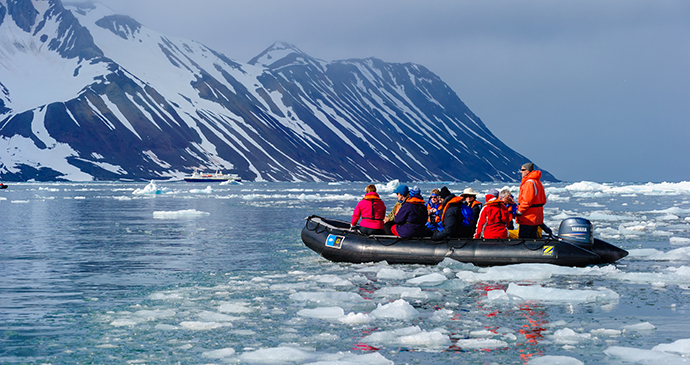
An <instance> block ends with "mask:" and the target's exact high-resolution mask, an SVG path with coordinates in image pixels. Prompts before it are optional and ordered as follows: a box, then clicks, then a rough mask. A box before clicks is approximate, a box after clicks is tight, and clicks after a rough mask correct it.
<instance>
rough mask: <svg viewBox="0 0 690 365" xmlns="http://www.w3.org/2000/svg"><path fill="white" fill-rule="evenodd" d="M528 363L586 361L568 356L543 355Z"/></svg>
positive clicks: (564, 364)
mask: <svg viewBox="0 0 690 365" xmlns="http://www.w3.org/2000/svg"><path fill="white" fill-rule="evenodd" d="M527 365H584V362H582V361H580V360H578V359H575V358H572V357H568V356H542V357H537V358H534V359H531V360H530V361H529V362H527Z"/></svg>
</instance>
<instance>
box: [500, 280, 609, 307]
mask: <svg viewBox="0 0 690 365" xmlns="http://www.w3.org/2000/svg"><path fill="white" fill-rule="evenodd" d="M495 291H498V293H496V294H494V293H491V292H495ZM501 292H502V290H501V289H497V290H492V291H490V292H489V293H491V294H492V295H491V296H489V295H488V293H487V300H499V299H504V298H506V297H509V298H515V297H518V298H521V299H523V300H538V301H542V302H566V303H592V302H607V303H610V302H613V303H617V302H618V300H619V298H620V296H619V295H618V293H616V292H614V291H613V290H611V289H606V288H599V289H598V290H592V289H558V288H545V287H542V286H539V285H517V284H515V283H510V284H509V285H508V289H507V290H506V291H505V295H506V296H504V295H503V293H501Z"/></svg>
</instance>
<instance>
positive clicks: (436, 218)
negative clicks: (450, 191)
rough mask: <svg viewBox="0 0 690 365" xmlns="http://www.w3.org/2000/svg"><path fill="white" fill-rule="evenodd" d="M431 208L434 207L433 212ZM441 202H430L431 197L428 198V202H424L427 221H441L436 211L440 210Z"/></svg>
mask: <svg viewBox="0 0 690 365" xmlns="http://www.w3.org/2000/svg"><path fill="white" fill-rule="evenodd" d="M432 209H436V211H435V212H432V211H431V210H432ZM441 209H442V208H441V203H440V202H439V203H438V204H436V205H434V204H433V203H432V202H431V198H429V202H427V203H426V211H427V213H428V214H429V219H428V221H429V223H438V222H440V221H441V217H440V216H439V215H438V212H439V211H440V210H441Z"/></svg>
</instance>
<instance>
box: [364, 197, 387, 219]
mask: <svg viewBox="0 0 690 365" xmlns="http://www.w3.org/2000/svg"><path fill="white" fill-rule="evenodd" d="M364 200H369V201H371V215H372V217H362V219H371V220H374V221H382V220H383V218H385V217H386V212H385V211H384V212H383V215H382V216H380V217H377V216H376V210H375V209H374V203H375V202H376V201H382V200H381V198H379V197H378V195H374V194H367V195H365V196H364Z"/></svg>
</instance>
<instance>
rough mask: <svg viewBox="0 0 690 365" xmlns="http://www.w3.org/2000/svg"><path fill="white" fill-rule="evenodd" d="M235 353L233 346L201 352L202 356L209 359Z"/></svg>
mask: <svg viewBox="0 0 690 365" xmlns="http://www.w3.org/2000/svg"><path fill="white" fill-rule="evenodd" d="M234 354H235V349H233V348H230V347H228V348H225V349H220V350H213V351H206V352H204V353H202V354H201V356H202V357H207V358H211V359H222V358H225V357H230V356H232V355H234Z"/></svg>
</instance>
